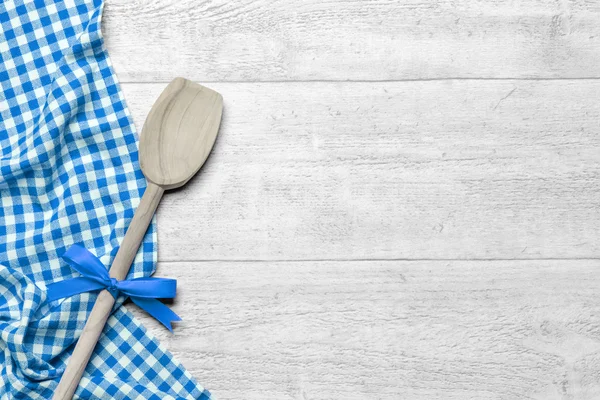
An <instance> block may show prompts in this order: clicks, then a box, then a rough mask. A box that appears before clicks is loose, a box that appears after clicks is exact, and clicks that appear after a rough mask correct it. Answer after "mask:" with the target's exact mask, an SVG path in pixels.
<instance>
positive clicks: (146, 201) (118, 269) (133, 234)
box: [52, 182, 164, 400]
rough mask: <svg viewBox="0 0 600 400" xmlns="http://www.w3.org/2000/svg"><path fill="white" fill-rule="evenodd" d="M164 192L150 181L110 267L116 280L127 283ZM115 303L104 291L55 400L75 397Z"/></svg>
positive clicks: (66, 399) (80, 339) (90, 317)
mask: <svg viewBox="0 0 600 400" xmlns="http://www.w3.org/2000/svg"><path fill="white" fill-rule="evenodd" d="M163 193H164V189H163V188H162V187H160V186H158V185H156V184H154V183H152V182H148V186H147V187H146V191H145V192H144V195H143V196H142V200H141V201H140V204H139V206H138V208H137V210H136V211H135V215H134V216H133V219H132V220H131V224H130V225H129V228H127V232H126V233H125V237H124V238H123V242H122V243H121V247H119V251H118V252H117V255H116V256H115V260H114V261H113V263H112V266H111V267H110V271H109V273H110V276H111V277H112V278H116V279H117V280H123V279H125V277H126V276H127V273H128V272H129V268H130V267H131V264H132V263H133V259H134V258H135V255H136V254H137V251H138V249H139V247H140V244H141V243H142V240H143V239H144V235H145V234H146V231H147V230H148V226H149V225H150V222H151V221H152V216H153V215H154V212H155V211H156V208H157V207H158V203H160V200H161V198H162V195H163ZM114 304H115V299H114V298H113V297H112V295H111V294H110V293H109V292H108V291H107V290H103V291H102V292H100V294H99V295H98V298H97V299H96V303H94V308H93V309H92V313H91V314H90V316H89V318H88V320H87V322H86V324H85V327H84V328H83V332H82V333H81V336H80V337H79V340H78V341H77V344H76V345H75V349H74V350H73V355H72V356H71V359H70V360H69V361H68V362H67V368H66V369H65V372H64V373H63V376H62V378H61V379H60V382H59V384H58V387H57V388H56V391H55V392H54V397H53V398H52V399H53V400H70V399H71V398H72V397H73V394H74V393H75V390H76V389H77V386H78V385H79V380H80V379H81V376H82V375H83V371H85V368H86V367H87V363H88V361H89V360H90V357H91V355H92V352H93V351H94V347H96V343H97V342H98V338H99V337H100V334H101V333H102V330H103V329H104V324H106V320H107V319H108V317H109V316H110V312H111V310H112V308H113V305H114Z"/></svg>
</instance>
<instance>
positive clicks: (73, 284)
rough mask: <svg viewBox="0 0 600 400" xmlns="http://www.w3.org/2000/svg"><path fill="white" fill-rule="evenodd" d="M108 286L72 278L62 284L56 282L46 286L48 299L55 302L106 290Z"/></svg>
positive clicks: (86, 279)
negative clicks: (84, 293) (81, 294)
mask: <svg viewBox="0 0 600 400" xmlns="http://www.w3.org/2000/svg"><path fill="white" fill-rule="evenodd" d="M105 287H106V285H103V284H102V283H100V282H98V281H96V280H94V279H91V278H86V277H79V278H72V279H67V280H64V281H60V282H54V283H51V284H49V285H47V286H46V291H47V292H46V298H47V299H48V301H54V300H58V299H62V298H65V297H71V296H74V295H76V294H79V293H83V292H91V291H93V290H98V289H104V288H105Z"/></svg>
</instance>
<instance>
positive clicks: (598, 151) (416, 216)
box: [123, 80, 600, 261]
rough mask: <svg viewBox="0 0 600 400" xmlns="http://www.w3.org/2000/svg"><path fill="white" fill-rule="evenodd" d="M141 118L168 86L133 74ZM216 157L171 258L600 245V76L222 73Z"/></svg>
mask: <svg viewBox="0 0 600 400" xmlns="http://www.w3.org/2000/svg"><path fill="white" fill-rule="evenodd" d="M123 86H124V92H125V96H126V98H127V100H128V103H129V105H130V108H131V110H132V113H133V116H134V120H135V122H136V124H137V125H138V126H139V127H140V128H141V124H142V122H143V120H144V118H145V116H146V114H147V112H148V111H149V109H150V107H151V104H152V102H153V101H154V99H156V98H157V96H158V94H159V93H160V92H161V91H162V89H163V88H164V86H165V85H164V84H125V85H123ZM210 86H211V87H212V88H214V89H215V90H218V91H219V92H220V93H222V94H223V97H224V101H225V110H224V117H223V123H222V126H221V131H220V134H219V137H218V138H217V142H216V145H215V148H214V150H213V153H212V155H211V157H209V159H208V161H207V164H205V166H204V167H203V169H202V170H201V171H200V173H199V174H198V176H196V178H194V179H193V180H192V181H191V182H190V183H189V184H188V185H186V187H185V188H183V189H181V190H179V191H177V192H174V193H170V194H169V195H168V196H165V199H164V201H163V203H162V204H161V206H160V208H159V210H158V236H159V243H160V250H159V259H160V260H162V261H178V260H188V261H189V260H223V259H228V260H231V259H238V260H278V259H423V258H427V259H456V258H458V259H494V258H504V259H506V258H508V259H512V258H519V259H527V258H582V257H584V258H594V257H598V256H599V255H600V251H599V250H600V249H599V244H600V241H599V240H597V239H598V225H600V212H599V210H600V185H599V178H600V164H599V163H598V157H599V155H600V135H599V134H598V121H599V120H600V107H599V106H598V102H597V100H596V99H597V93H599V92H600V81H595V80H593V81H552V82H539V81H434V82H397V83H247V84H232V83H222V84H212V85H210Z"/></svg>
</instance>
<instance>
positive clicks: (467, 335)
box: [128, 260, 600, 400]
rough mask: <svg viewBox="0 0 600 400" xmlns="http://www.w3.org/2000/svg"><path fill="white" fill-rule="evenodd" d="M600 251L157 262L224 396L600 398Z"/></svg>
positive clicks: (197, 363)
mask: <svg viewBox="0 0 600 400" xmlns="http://www.w3.org/2000/svg"><path fill="white" fill-rule="evenodd" d="M599 267H600V261H599V260H579V261H572V260H569V261H539V260H527V261H412V262H410V261H408V262H407V261H374V262H371V261H368V262H360V261H347V262H339V261H338V262H304V261H302V262H267V263H265V262H194V263H187V262H179V263H168V262H163V263H159V268H158V272H157V273H158V275H160V276H169V277H172V278H176V279H177V280H178V282H179V287H178V296H177V300H176V303H175V304H174V305H173V309H174V310H175V311H176V312H177V313H178V314H179V315H181V316H182V318H183V321H182V322H180V323H178V325H177V327H176V329H175V334H174V335H170V334H168V332H166V331H165V330H164V329H159V328H158V325H157V323H156V322H155V321H154V320H152V319H151V318H149V317H147V316H146V315H145V314H143V313H140V312H139V311H138V310H137V309H136V307H135V306H133V305H131V306H128V308H129V309H130V310H133V311H134V312H135V314H136V316H137V317H139V318H140V319H142V321H143V323H144V325H146V326H148V327H149V329H151V330H152V331H153V332H155V334H156V335H157V336H158V337H159V339H160V341H161V342H162V343H163V344H165V345H166V346H167V347H168V348H169V349H170V350H171V351H172V352H173V353H174V354H175V356H176V357H177V358H178V359H179V360H180V361H181V362H182V363H183V364H184V365H185V366H186V367H187V368H188V369H190V370H191V372H192V374H193V375H194V376H195V377H196V378H198V379H199V381H200V382H202V383H203V384H204V385H205V386H206V387H207V388H209V389H210V390H211V391H212V392H214V394H215V395H216V396H217V397H218V398H220V399H242V398H243V399H302V400H304V399H399V398H406V399H415V398H418V399H461V400H462V399H511V400H514V399H540V400H542V399H543V400H549V399H578V400H586V399H597V398H598V397H600V383H599V382H600V379H599V377H600V301H598V300H597V299H598V296H597V292H598V286H599V285H600V275H599V274H598V269H599Z"/></svg>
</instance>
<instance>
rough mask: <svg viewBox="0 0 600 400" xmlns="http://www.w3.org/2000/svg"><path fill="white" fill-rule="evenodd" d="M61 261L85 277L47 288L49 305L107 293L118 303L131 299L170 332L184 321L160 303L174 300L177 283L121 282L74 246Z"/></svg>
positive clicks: (157, 281)
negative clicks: (81, 295)
mask: <svg viewBox="0 0 600 400" xmlns="http://www.w3.org/2000/svg"><path fill="white" fill-rule="evenodd" d="M62 257H63V259H65V261H67V263H68V264H69V265H70V266H71V267H72V268H73V269H75V270H76V271H77V272H79V273H80V274H81V275H83V276H81V277H77V278H71V279H66V280H64V281H60V282H54V283H51V284H49V285H47V286H46V288H47V291H48V293H47V297H48V300H49V301H53V300H58V299H62V298H65V297H70V296H73V295H76V294H79V293H84V292H91V291H96V290H102V289H106V290H108V291H109V293H110V294H111V295H112V296H113V297H114V298H115V299H116V298H117V297H118V296H119V294H124V295H126V296H128V297H129V298H131V301H133V302H134V303H135V304H136V305H137V306H138V307H140V308H142V309H143V310H145V311H146V312H147V313H148V314H150V315H151V316H152V317H154V318H155V319H157V320H158V321H159V322H160V323H162V324H163V325H164V326H166V327H167V329H168V330H170V331H171V332H173V328H172V327H171V321H181V318H179V316H178V315H177V314H175V313H174V312H173V311H171V309H169V307H167V306H165V305H164V304H163V303H161V302H160V301H158V300H157V299H163V298H165V299H172V298H173V297H175V293H176V291H177V281H176V280H175V279H165V278H135V279H129V280H123V281H119V280H117V279H115V278H113V277H111V276H110V275H109V274H108V271H107V270H106V268H105V267H104V265H102V262H101V261H100V260H99V259H98V257H96V256H95V255H93V254H92V253H90V252H89V251H88V250H87V249H86V248H84V247H81V246H79V245H76V244H75V245H73V246H71V247H70V248H69V249H68V250H67V251H66V252H65V254H63V256H62Z"/></svg>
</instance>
